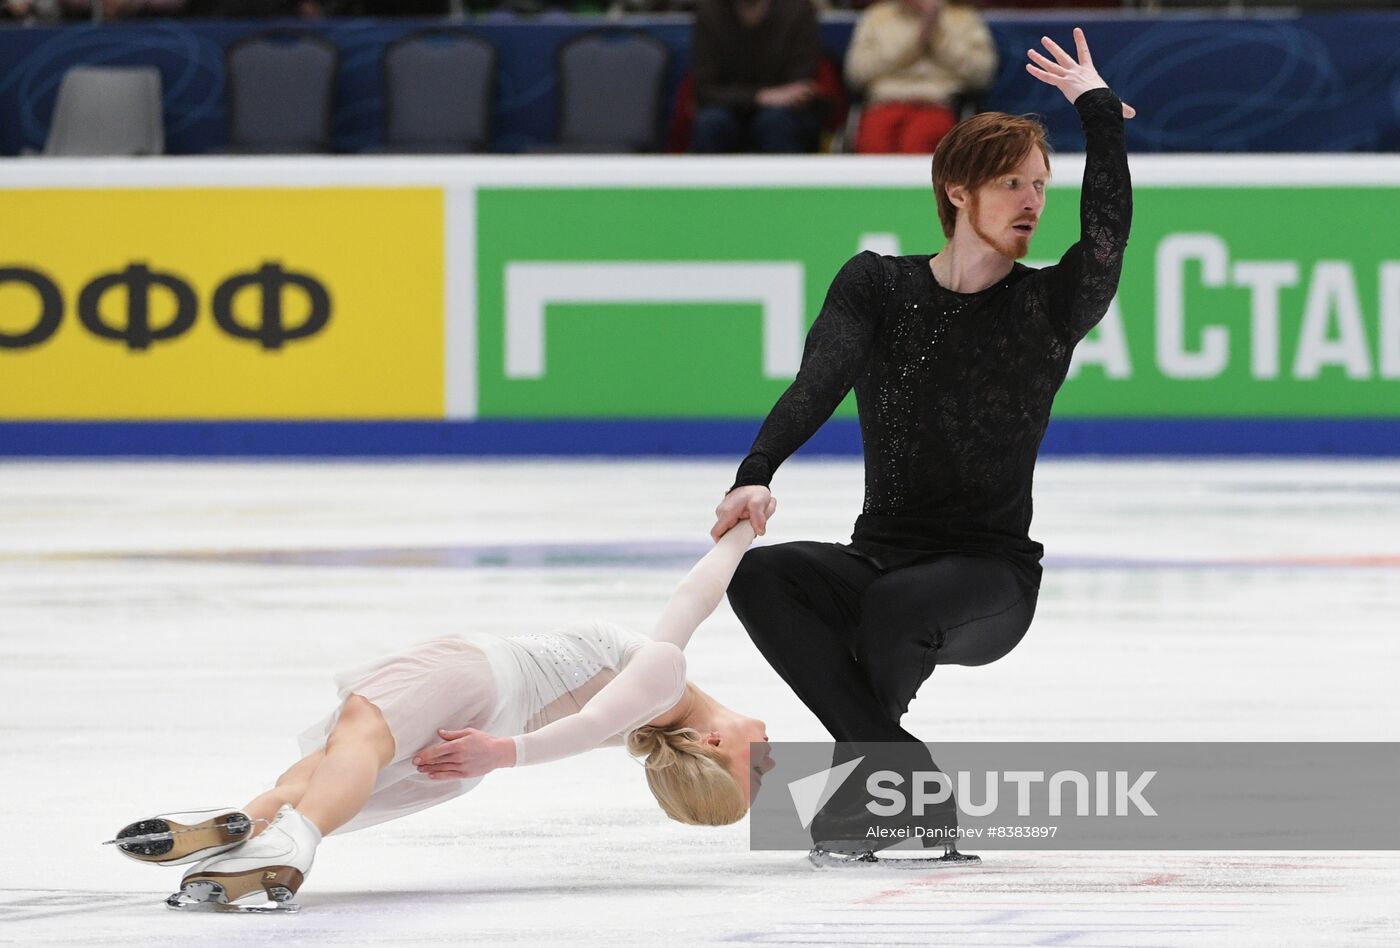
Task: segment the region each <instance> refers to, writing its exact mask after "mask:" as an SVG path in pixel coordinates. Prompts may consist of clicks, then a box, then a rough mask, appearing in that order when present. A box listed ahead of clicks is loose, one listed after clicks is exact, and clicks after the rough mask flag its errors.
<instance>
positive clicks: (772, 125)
mask: <svg viewBox="0 0 1400 948" xmlns="http://www.w3.org/2000/svg"><path fill="white" fill-rule="evenodd" d="M820 55H821V45H820V42H819V41H818V39H817V13H816V9H815V8H814V7H813V6H812V0H700V4H699V7H698V8H697V9H696V12H695V28H694V31H693V34H692V38H691V68H692V70H693V73H694V77H695V106H696V108H695V124H694V128H693V131H692V132H691V142H690V150H691V151H694V152H709V153H714V152H743V151H758V152H766V153H784V152H806V151H814V150H815V149H816V147H817V136H818V134H819V133H820V131H821V105H822V103H821V100H820V99H819V98H818V97H817V84H816V77H817V58H818V57H819V56H820Z"/></svg>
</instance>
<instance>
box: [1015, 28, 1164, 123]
mask: <svg viewBox="0 0 1400 948" xmlns="http://www.w3.org/2000/svg"><path fill="white" fill-rule="evenodd" d="M1040 41H1041V42H1042V43H1044V44H1045V48H1046V49H1047V50H1049V51H1050V55H1052V56H1054V57H1055V58H1054V60H1050V59H1046V58H1045V57H1044V56H1042V55H1041V54H1040V53H1038V52H1036V51H1035V50H1033V49H1031V50H1027V51H1026V54H1027V55H1028V56H1030V58H1031V61H1030V62H1028V63H1026V72H1028V73H1030V74H1031V75H1032V76H1035V77H1036V78H1037V79H1039V80H1040V81H1041V82H1044V83H1046V84H1048V85H1052V86H1054V87H1055V88H1057V89H1059V90H1060V91H1061V92H1063V93H1064V94H1065V98H1066V99H1069V101H1070V104H1071V105H1073V104H1074V101H1075V100H1076V99H1078V98H1079V97H1080V96H1081V95H1083V94H1084V93H1086V92H1088V91H1089V90H1090V89H1107V88H1108V83H1106V82H1104V81H1103V77H1102V76H1100V75H1099V71H1098V70H1097V69H1095V68H1094V59H1093V57H1092V56H1090V55H1089V43H1088V41H1087V40H1086V39H1084V31H1083V30H1081V29H1080V28H1079V27H1077V26H1076V27H1075V28H1074V45H1075V49H1076V51H1077V52H1078V53H1079V61H1078V62H1075V60H1074V59H1073V57H1071V56H1070V54H1069V53H1067V52H1065V51H1064V50H1063V49H1061V48H1060V45H1059V44H1058V43H1056V42H1055V41H1054V40H1052V39H1051V38H1050V37H1048V36H1042V37H1041V38H1040ZM1136 114H1137V110H1136V109H1134V108H1133V107H1132V106H1131V105H1129V104H1128V103H1126V102H1124V103H1123V117H1124V118H1125V119H1128V118H1132V117H1133V116H1134V115H1136Z"/></svg>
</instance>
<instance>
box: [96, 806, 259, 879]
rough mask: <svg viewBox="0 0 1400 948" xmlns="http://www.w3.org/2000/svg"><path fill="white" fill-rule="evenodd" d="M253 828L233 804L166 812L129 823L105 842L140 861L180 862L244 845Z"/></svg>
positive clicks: (167, 864) (251, 822)
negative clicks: (232, 807) (208, 808)
mask: <svg viewBox="0 0 1400 948" xmlns="http://www.w3.org/2000/svg"><path fill="white" fill-rule="evenodd" d="M252 829H253V821H252V820H250V819H248V817H247V816H246V815H244V814H243V813H242V812H240V811H238V810H235V809H231V808H229V807H222V808H217V809H213V810H191V811H188V812H185V813H162V814H161V815H160V816H153V817H150V818H149V819H145V820H137V821H136V822H135V823H128V824H127V825H126V826H124V827H122V829H121V830H120V831H119V832H118V833H117V835H116V837H115V838H113V839H109V840H106V841H105V842H104V843H103V845H104V846H111V845H115V846H116V847H117V851H118V852H120V853H121V854H122V855H123V856H127V857H129V858H131V859H135V860H136V861H137V862H144V863H150V864H151V865H155V866H180V865H183V864H185V863H187V862H198V861H199V860H201V859H208V858H209V857H210V856H217V855H219V854H220V853H225V852H228V851H229V850H230V849H233V848H234V847H235V846H241V845H243V843H244V841H245V840H247V839H248V836H249V834H250V833H251V832H252Z"/></svg>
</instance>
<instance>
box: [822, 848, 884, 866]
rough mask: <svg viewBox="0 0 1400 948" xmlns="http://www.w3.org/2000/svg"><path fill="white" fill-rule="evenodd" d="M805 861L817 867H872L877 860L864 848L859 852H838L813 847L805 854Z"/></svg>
mask: <svg viewBox="0 0 1400 948" xmlns="http://www.w3.org/2000/svg"><path fill="white" fill-rule="evenodd" d="M807 861H808V862H809V863H811V864H812V866H813V867H814V868H817V869H873V868H874V867H875V866H878V865H879V864H880V863H879V860H878V859H876V858H875V854H874V853H873V852H870V851H869V850H866V851H864V852H859V853H838V852H832V851H831V850H828V849H814V850H812V851H811V852H809V853H808V854H807Z"/></svg>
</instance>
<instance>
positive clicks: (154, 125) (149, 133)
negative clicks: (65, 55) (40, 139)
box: [44, 66, 165, 156]
mask: <svg viewBox="0 0 1400 948" xmlns="http://www.w3.org/2000/svg"><path fill="white" fill-rule="evenodd" d="M164 151H165V128H164V121H163V115H162V111H161V101H160V71H159V70H157V69H156V68H155V67H154V66H101V67H97V66H74V67H73V68H72V69H69V70H68V71H67V72H66V73H64V74H63V83H62V85H61V86H60V87H59V90H58V101H57V103H56V104H55V105H54V110H53V121H52V122H51V123H50V125H49V137H48V140H47V141H46V143H45V145H44V154H45V155H88V156H95V155H159V154H161V153H162V152H164Z"/></svg>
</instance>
